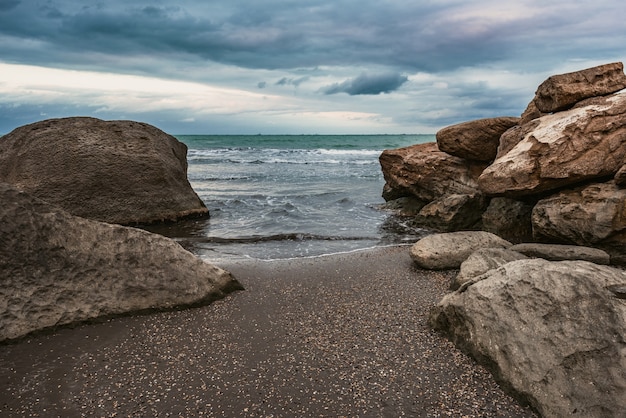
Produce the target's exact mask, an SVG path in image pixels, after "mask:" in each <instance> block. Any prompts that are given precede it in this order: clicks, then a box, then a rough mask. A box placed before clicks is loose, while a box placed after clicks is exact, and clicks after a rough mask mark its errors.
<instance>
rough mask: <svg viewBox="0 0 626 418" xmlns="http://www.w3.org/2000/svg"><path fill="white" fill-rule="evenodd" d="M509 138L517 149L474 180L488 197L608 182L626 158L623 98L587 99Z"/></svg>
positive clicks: (496, 160) (498, 160)
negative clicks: (597, 180) (512, 139)
mask: <svg viewBox="0 0 626 418" xmlns="http://www.w3.org/2000/svg"><path fill="white" fill-rule="evenodd" d="M513 132H514V133H515V135H517V136H518V139H519V140H518V141H517V143H516V145H515V146H513V148H512V149H510V150H509V151H508V152H506V153H505V154H501V153H499V154H498V156H497V158H496V159H495V161H494V162H493V163H492V164H491V165H490V166H489V167H487V168H486V169H485V170H484V171H483V173H482V174H481V175H480V177H479V178H478V184H479V187H480V189H481V190H482V191H483V192H484V193H485V194H487V195H505V196H508V197H519V196H526V195H533V194H539V193H542V192H546V191H550V190H554V189H558V188H561V187H564V186H571V185H576V184H579V183H581V182H585V181H589V180H593V179H598V178H605V177H609V176H611V177H612V176H614V175H615V173H617V171H618V170H619V169H620V168H621V166H622V164H623V162H624V161H625V160H624V158H625V157H626V94H615V95H611V96H606V97H603V98H595V99H589V100H588V101H585V102H582V103H580V105H579V106H576V107H575V108H573V109H570V110H567V111H564V112H559V113H556V114H552V115H547V116H543V117H541V118H539V119H535V120H534V121H532V122H530V123H528V124H526V125H524V126H522V127H521V129H519V130H515V131H513Z"/></svg>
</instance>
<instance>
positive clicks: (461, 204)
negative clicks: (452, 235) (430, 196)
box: [414, 194, 485, 232]
mask: <svg viewBox="0 0 626 418" xmlns="http://www.w3.org/2000/svg"><path fill="white" fill-rule="evenodd" d="M484 209H485V198H484V196H483V195H480V194H474V195H466V194H452V195H446V196H442V197H440V198H439V199H437V200H434V201H432V202H430V203H429V204H427V205H426V206H424V207H423V208H422V209H421V210H420V211H419V212H418V213H417V214H416V215H415V217H414V222H415V223H416V224H417V225H420V226H422V227H426V228H432V229H435V230H438V231H444V232H448V231H458V230H460V229H463V230H465V229H480V222H481V214H482V212H483V211H484Z"/></svg>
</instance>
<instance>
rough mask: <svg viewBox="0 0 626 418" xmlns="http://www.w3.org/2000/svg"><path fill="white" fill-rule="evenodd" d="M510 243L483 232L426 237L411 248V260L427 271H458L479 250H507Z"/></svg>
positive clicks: (463, 232)
mask: <svg viewBox="0 0 626 418" xmlns="http://www.w3.org/2000/svg"><path fill="white" fill-rule="evenodd" d="M510 246H511V243H510V242H508V241H505V240H503V239H502V238H500V237H498V236H496V235H494V234H492V233H489V232H484V231H458V232H449V233H444V234H434V235H428V236H426V237H424V238H422V239H420V240H419V241H417V242H416V243H415V244H413V246H412V247H411V258H412V259H413V261H414V262H415V264H417V265H418V266H419V267H421V268H424V269H429V270H445V269H458V268H459V267H460V266H461V263H462V262H463V261H465V260H466V259H467V257H469V256H470V254H471V253H473V252H474V251H476V250H477V249H479V248H507V247H510Z"/></svg>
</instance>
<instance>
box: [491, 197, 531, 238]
mask: <svg viewBox="0 0 626 418" xmlns="http://www.w3.org/2000/svg"><path fill="white" fill-rule="evenodd" d="M533 206H534V205H533V204H531V203H527V202H522V201H519V200H513V199H509V198H506V197H494V198H492V199H491V201H490V202H489V206H487V209H486V210H485V211H484V212H483V214H482V225H483V230H485V231H487V232H491V233H493V234H496V235H498V236H499V237H502V238H504V239H505V240H507V241H511V242H513V243H520V242H525V241H532V239H533V228H532V222H531V220H530V218H531V213H532V210H533Z"/></svg>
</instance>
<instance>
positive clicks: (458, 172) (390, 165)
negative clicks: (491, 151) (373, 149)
mask: <svg viewBox="0 0 626 418" xmlns="http://www.w3.org/2000/svg"><path fill="white" fill-rule="evenodd" d="M379 160H380V165H381V167H382V171H383V175H384V177H385V181H386V183H385V187H384V189H383V197H384V198H385V200H394V199H398V198H400V197H405V196H413V197H416V198H417V199H419V200H421V201H424V202H432V201H433V200H436V199H438V198H440V197H442V196H444V195H449V194H466V195H474V194H477V193H478V184H477V182H476V180H477V179H478V176H479V175H480V173H481V172H482V170H483V169H484V168H485V166H486V164H483V163H473V162H470V161H467V160H463V159H461V158H458V157H454V156H452V155H449V154H446V153H445V152H442V151H440V150H439V148H438V147H437V144H436V143H434V142H431V143H427V144H417V145H412V146H410V147H405V148H398V149H393V150H385V151H383V153H382V154H381V155H380V158H379Z"/></svg>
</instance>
